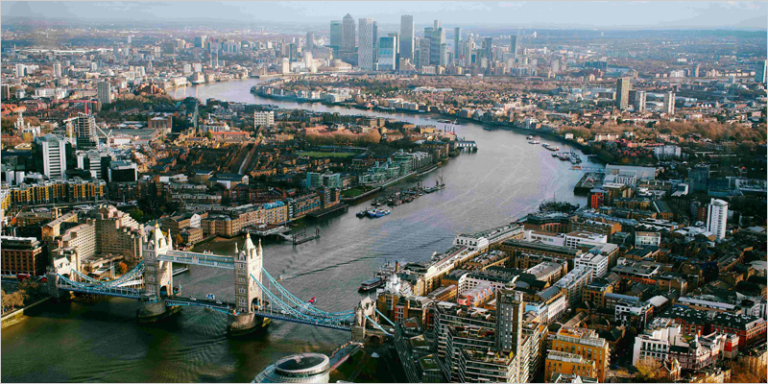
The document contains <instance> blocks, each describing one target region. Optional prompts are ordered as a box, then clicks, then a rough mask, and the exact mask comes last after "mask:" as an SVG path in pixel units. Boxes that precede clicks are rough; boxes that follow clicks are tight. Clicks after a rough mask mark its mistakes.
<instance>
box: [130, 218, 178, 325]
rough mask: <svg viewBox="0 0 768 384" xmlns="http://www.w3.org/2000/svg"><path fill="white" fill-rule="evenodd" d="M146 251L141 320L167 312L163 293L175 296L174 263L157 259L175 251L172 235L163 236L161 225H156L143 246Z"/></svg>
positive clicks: (154, 317) (153, 317)
mask: <svg viewBox="0 0 768 384" xmlns="http://www.w3.org/2000/svg"><path fill="white" fill-rule="evenodd" d="M143 247H144V249H143V251H144V287H145V289H144V290H145V292H146V294H145V297H143V298H142V301H143V303H144V305H143V308H142V309H141V310H140V311H139V315H138V316H139V319H140V320H142V319H143V320H149V319H156V318H157V317H159V316H162V315H164V314H165V312H166V307H165V302H164V301H163V300H162V295H161V292H162V291H163V290H165V292H166V294H167V295H173V263H171V262H170V261H161V260H158V259H157V256H158V255H164V254H166V253H167V252H168V251H170V250H172V249H173V243H172V241H171V234H170V233H168V236H167V237H166V236H163V232H162V231H161V230H160V225H159V224H157V223H155V229H154V230H153V231H152V234H151V235H150V237H149V238H148V239H147V241H146V242H145V243H144V245H143Z"/></svg>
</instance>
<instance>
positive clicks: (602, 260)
mask: <svg viewBox="0 0 768 384" xmlns="http://www.w3.org/2000/svg"><path fill="white" fill-rule="evenodd" d="M573 265H574V267H575V268H579V267H584V268H587V269H591V270H592V278H593V279H596V278H598V277H603V276H605V274H606V273H608V258H607V257H605V256H603V255H593V254H592V253H584V254H582V255H581V256H579V257H577V258H576V259H574V260H573Z"/></svg>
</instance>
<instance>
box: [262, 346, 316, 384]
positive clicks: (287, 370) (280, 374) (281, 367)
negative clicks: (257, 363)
mask: <svg viewBox="0 0 768 384" xmlns="http://www.w3.org/2000/svg"><path fill="white" fill-rule="evenodd" d="M330 369H331V364H330V360H329V359H328V356H325V355H323V354H321V353H310V352H305V353H301V354H298V355H292V356H287V357H284V358H282V359H280V360H278V361H277V362H276V363H274V364H272V365H270V366H269V367H267V368H266V369H264V370H263V371H261V373H259V374H258V375H256V378H254V380H253V382H254V383H327V382H329V381H330Z"/></svg>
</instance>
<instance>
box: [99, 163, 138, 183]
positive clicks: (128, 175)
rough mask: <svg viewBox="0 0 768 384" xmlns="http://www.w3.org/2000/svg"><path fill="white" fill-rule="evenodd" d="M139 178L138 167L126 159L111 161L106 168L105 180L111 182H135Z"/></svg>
mask: <svg viewBox="0 0 768 384" xmlns="http://www.w3.org/2000/svg"><path fill="white" fill-rule="evenodd" d="M138 179H139V172H138V167H137V166H136V164H135V163H131V162H127V161H122V160H118V161H112V162H110V163H109V168H108V169H107V180H109V182H111V183H123V182H136V181H137V180H138Z"/></svg>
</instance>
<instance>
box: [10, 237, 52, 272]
mask: <svg viewBox="0 0 768 384" xmlns="http://www.w3.org/2000/svg"><path fill="white" fill-rule="evenodd" d="M0 245H2V266H3V273H4V274H17V273H28V274H30V275H32V276H39V275H42V274H44V273H45V267H46V266H47V265H48V254H47V252H44V249H43V244H42V243H40V241H38V240H37V239H36V238H34V237H12V236H2V237H0Z"/></svg>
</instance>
